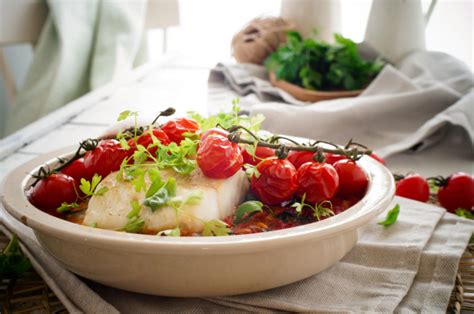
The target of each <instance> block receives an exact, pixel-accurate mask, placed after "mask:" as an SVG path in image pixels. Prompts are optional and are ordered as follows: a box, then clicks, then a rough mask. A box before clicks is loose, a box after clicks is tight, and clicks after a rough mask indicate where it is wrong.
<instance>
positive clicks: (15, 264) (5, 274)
mask: <svg viewBox="0 0 474 314" xmlns="http://www.w3.org/2000/svg"><path fill="white" fill-rule="evenodd" d="M30 268H31V262H30V261H29V259H28V258H26V257H25V255H23V252H22V251H21V248H20V244H19V242H18V238H17V236H16V235H13V237H12V238H11V240H10V242H9V243H8V244H7V246H6V247H5V248H4V249H3V251H2V253H1V254H0V277H2V278H14V277H17V276H19V275H21V274H22V273H24V272H26V271H28V270H29V269H30Z"/></svg>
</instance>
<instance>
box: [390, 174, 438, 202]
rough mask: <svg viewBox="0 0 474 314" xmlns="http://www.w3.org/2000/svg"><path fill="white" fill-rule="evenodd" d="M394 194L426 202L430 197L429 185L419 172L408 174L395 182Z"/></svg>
mask: <svg viewBox="0 0 474 314" xmlns="http://www.w3.org/2000/svg"><path fill="white" fill-rule="evenodd" d="M395 194H396V195H398V196H402V197H406V198H410V199H412V200H416V201H420V202H427V201H428V199H429V198H430V187H429V185H428V182H427V181H426V180H425V178H423V177H422V176H420V175H419V174H410V175H408V176H406V177H405V178H403V179H401V180H400V181H398V182H397V191H396V193H395Z"/></svg>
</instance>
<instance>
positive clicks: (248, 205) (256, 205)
mask: <svg viewBox="0 0 474 314" xmlns="http://www.w3.org/2000/svg"><path fill="white" fill-rule="evenodd" d="M262 210H263V203H262V202H260V201H247V202H244V203H242V204H240V205H239V207H237V210H236V211H235V215H234V224H238V223H240V222H241V221H242V218H244V216H245V215H247V217H248V216H249V215H252V214H255V213H257V212H261V211H262Z"/></svg>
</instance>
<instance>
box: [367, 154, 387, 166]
mask: <svg viewBox="0 0 474 314" xmlns="http://www.w3.org/2000/svg"><path fill="white" fill-rule="evenodd" d="M369 156H370V157H372V158H373V159H375V160H377V161H378V162H380V163H381V164H382V165H385V160H384V159H383V158H382V157H380V156H379V155H377V154H376V153H371V154H370V155H369Z"/></svg>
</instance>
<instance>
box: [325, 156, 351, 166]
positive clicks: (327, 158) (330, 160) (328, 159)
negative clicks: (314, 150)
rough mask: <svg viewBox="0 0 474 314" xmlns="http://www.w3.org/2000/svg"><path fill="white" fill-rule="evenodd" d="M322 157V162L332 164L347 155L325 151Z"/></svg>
mask: <svg viewBox="0 0 474 314" xmlns="http://www.w3.org/2000/svg"><path fill="white" fill-rule="evenodd" d="M324 158H325V160H324V162H325V163H327V164H331V165H334V164H335V163H336V162H338V161H339V160H345V159H347V157H346V156H344V155H338V154H331V153H325V154H324Z"/></svg>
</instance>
